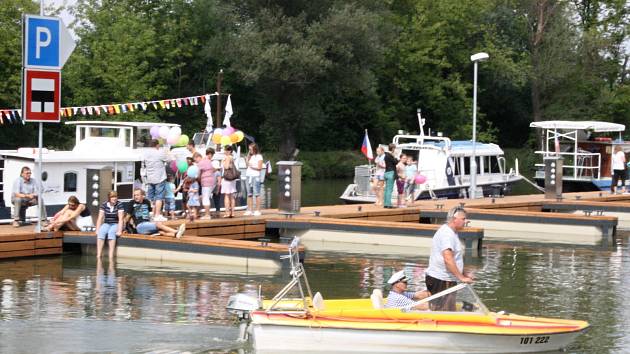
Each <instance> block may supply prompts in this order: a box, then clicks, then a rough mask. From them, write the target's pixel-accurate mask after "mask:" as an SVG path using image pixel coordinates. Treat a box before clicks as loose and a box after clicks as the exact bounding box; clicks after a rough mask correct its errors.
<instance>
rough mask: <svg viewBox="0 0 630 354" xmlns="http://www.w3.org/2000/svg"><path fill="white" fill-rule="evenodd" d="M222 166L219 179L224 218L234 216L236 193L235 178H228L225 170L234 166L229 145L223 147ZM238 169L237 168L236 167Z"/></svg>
mask: <svg viewBox="0 0 630 354" xmlns="http://www.w3.org/2000/svg"><path fill="white" fill-rule="evenodd" d="M221 165H222V167H223V178H222V179H221V194H223V195H224V206H225V215H223V217H224V218H233V217H234V204H235V200H234V198H235V194H236V181H237V180H238V177H237V178H234V179H232V178H230V177H229V176H228V174H229V172H227V170H230V169H233V168H235V165H234V158H233V157H232V147H231V146H230V145H228V146H226V147H225V158H224V159H223V163H222V164H221ZM237 170H238V169H237Z"/></svg>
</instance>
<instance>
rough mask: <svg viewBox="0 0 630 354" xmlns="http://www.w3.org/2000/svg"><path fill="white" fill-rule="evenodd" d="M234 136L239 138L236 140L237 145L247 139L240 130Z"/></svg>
mask: <svg viewBox="0 0 630 354" xmlns="http://www.w3.org/2000/svg"><path fill="white" fill-rule="evenodd" d="M234 134H236V135H237V136H238V139H237V140H236V142H237V143H240V142H241V141H243V139H244V138H245V133H243V132H242V131H240V130H238V131H236V133H234Z"/></svg>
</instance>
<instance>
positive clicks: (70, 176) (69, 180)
mask: <svg viewBox="0 0 630 354" xmlns="http://www.w3.org/2000/svg"><path fill="white" fill-rule="evenodd" d="M63 191H64V192H76V191H77V173H76V172H66V173H64V174H63Z"/></svg>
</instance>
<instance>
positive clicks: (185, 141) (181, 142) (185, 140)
mask: <svg viewBox="0 0 630 354" xmlns="http://www.w3.org/2000/svg"><path fill="white" fill-rule="evenodd" d="M189 141H190V139H189V138H188V135H186V134H182V136H180V137H179V141H178V142H177V145H178V146H186V145H187V144H188V142H189Z"/></svg>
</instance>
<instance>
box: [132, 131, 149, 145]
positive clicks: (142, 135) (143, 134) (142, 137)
mask: <svg viewBox="0 0 630 354" xmlns="http://www.w3.org/2000/svg"><path fill="white" fill-rule="evenodd" d="M136 136H137V137H136V147H149V143H150V142H151V139H152V138H151V130H150V128H138V130H137V133H136Z"/></svg>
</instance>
